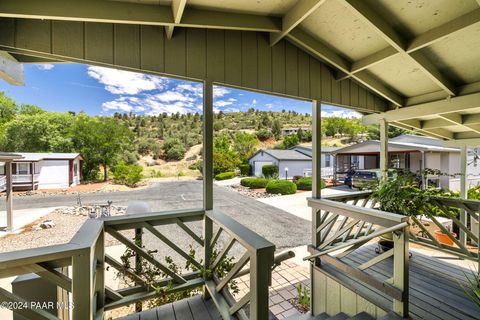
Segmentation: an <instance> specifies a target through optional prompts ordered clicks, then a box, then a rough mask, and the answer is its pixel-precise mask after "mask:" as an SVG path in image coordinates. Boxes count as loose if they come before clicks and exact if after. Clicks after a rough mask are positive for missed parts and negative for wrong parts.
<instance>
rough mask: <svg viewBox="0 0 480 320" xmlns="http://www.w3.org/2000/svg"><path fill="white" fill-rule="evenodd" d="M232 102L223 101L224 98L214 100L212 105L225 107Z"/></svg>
mask: <svg viewBox="0 0 480 320" xmlns="http://www.w3.org/2000/svg"><path fill="white" fill-rule="evenodd" d="M232 104H233V102H231V101H225V100H219V101H215V102H214V103H213V105H214V106H215V107H219V108H221V107H226V106H229V105H232Z"/></svg>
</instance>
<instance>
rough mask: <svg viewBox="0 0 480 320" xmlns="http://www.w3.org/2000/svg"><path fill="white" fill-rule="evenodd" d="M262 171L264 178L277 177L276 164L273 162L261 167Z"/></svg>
mask: <svg viewBox="0 0 480 320" xmlns="http://www.w3.org/2000/svg"><path fill="white" fill-rule="evenodd" d="M262 173H263V175H264V176H265V178H273V177H278V166H276V165H274V164H267V165H264V166H263V167H262Z"/></svg>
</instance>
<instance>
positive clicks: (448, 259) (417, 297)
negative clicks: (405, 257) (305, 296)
mask: <svg viewBox="0 0 480 320" xmlns="http://www.w3.org/2000/svg"><path fill="white" fill-rule="evenodd" d="M375 248H376V244H371V245H366V246H363V247H361V248H360V249H357V250H356V251H355V252H353V253H352V254H350V255H348V257H346V258H344V260H343V261H344V262H345V263H347V264H349V265H351V266H354V267H358V266H359V265H361V264H362V263H365V262H366V261H368V260H370V259H372V258H374V257H376V256H378V255H377V253H375ZM410 253H411V257H410V272H409V277H410V287H409V288H410V289H409V302H410V303H409V310H410V316H411V318H412V319H432V320H433V319H442V320H460V319H461V320H473V319H477V320H478V319H480V309H479V308H478V306H477V305H476V304H475V303H474V302H473V301H472V300H470V299H469V297H468V296H467V294H466V293H465V291H464V290H463V288H462V287H461V284H462V285H465V284H466V279H465V274H467V275H469V274H471V270H474V267H475V263H474V262H472V261H466V260H461V259H459V258H456V257H454V256H451V255H448V254H444V253H441V252H438V251H432V250H424V249H418V248H410ZM392 264H393V259H392V257H390V258H389V259H385V260H384V261H382V262H380V263H378V264H376V265H374V266H372V267H370V268H368V269H366V270H365V272H367V273H369V274H370V275H372V276H375V277H376V278H379V279H381V280H387V279H389V278H391V277H392ZM321 269H323V270H324V272H328V276H330V277H334V278H337V279H338V280H340V281H341V282H342V283H343V284H344V285H346V286H347V287H350V289H351V290H354V291H356V292H359V293H361V294H362V295H363V296H364V297H368V300H370V302H372V303H373V302H374V303H375V304H376V305H377V306H379V307H382V308H383V309H384V310H388V308H389V306H391V304H392V300H389V299H387V298H385V295H384V294H381V293H380V292H379V291H377V290H375V289H372V288H370V287H367V286H365V285H363V284H361V283H359V282H358V281H356V280H354V279H352V278H349V277H348V276H346V275H345V274H342V273H341V272H340V271H338V270H336V269H334V268H333V267H331V266H329V265H328V264H322V268H321Z"/></svg>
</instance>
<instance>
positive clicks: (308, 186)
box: [295, 177, 327, 190]
mask: <svg viewBox="0 0 480 320" xmlns="http://www.w3.org/2000/svg"><path fill="white" fill-rule="evenodd" d="M295 184H296V185H297V189H298V190H312V177H301V178H300V179H298V180H297V181H296V182H295ZM326 186H327V185H326V183H325V180H323V179H322V180H320V189H323V188H325V187H326Z"/></svg>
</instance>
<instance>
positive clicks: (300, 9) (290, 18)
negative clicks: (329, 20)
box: [270, 0, 325, 46]
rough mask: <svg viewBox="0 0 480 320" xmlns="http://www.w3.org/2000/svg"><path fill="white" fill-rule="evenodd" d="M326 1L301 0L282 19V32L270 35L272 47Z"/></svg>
mask: <svg viewBox="0 0 480 320" xmlns="http://www.w3.org/2000/svg"><path fill="white" fill-rule="evenodd" d="M324 2H325V0H299V1H298V2H297V3H296V4H295V6H294V7H293V8H291V9H290V10H288V12H287V13H286V14H285V15H284V16H283V17H282V31H280V32H275V33H270V45H272V46H273V45H275V44H276V43H278V42H279V41H280V40H282V39H283V38H284V37H285V36H286V35H287V34H288V33H289V32H290V31H292V30H293V29H294V28H295V27H296V26H298V25H299V24H300V23H302V21H303V20H305V19H306V18H307V17H308V16H309V15H310V14H312V13H313V12H314V11H315V10H317V9H318V8H319V7H320V6H321V5H322V4H323V3H324Z"/></svg>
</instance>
